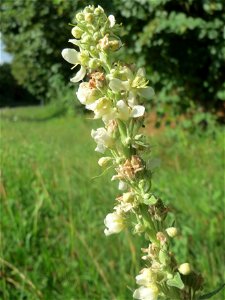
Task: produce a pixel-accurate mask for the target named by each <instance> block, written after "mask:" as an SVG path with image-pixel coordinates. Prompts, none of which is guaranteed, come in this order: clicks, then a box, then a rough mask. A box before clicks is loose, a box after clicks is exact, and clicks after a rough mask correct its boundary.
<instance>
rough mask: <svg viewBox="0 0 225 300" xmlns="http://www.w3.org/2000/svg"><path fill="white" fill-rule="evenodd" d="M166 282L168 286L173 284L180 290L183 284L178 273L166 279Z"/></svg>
mask: <svg viewBox="0 0 225 300" xmlns="http://www.w3.org/2000/svg"><path fill="white" fill-rule="evenodd" d="M166 283H167V284H168V285H169V286H175V287H177V288H178V289H180V290H181V289H183V288H184V284H183V281H182V280H181V277H180V274H179V273H176V275H175V276H174V277H173V278H172V279H168V280H167V282H166Z"/></svg>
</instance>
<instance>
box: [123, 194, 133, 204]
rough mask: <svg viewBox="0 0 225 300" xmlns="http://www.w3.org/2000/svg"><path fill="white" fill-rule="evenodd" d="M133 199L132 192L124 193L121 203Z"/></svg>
mask: <svg viewBox="0 0 225 300" xmlns="http://www.w3.org/2000/svg"><path fill="white" fill-rule="evenodd" d="M133 199H134V194H133V193H132V192H128V193H124V194H123V201H124V202H130V201H132V200H133Z"/></svg>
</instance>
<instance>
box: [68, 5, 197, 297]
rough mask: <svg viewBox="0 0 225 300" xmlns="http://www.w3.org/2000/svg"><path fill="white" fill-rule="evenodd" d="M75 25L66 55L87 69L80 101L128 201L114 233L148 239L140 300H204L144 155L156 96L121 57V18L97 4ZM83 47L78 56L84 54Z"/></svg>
mask: <svg viewBox="0 0 225 300" xmlns="http://www.w3.org/2000/svg"><path fill="white" fill-rule="evenodd" d="M75 19H76V22H77V24H76V25H75V26H74V27H73V28H72V35H73V37H74V38H73V39H71V40H69V41H70V42H71V43H72V44H74V45H75V48H76V49H74V48H73V49H64V50H63V52H62V56H63V57H64V59H65V60H67V61H68V62H69V63H71V64H73V65H74V66H77V65H80V70H79V71H78V73H77V74H76V75H75V76H74V77H73V78H72V79H71V81H72V82H79V81H81V80H83V79H84V78H85V75H88V78H89V80H88V81H85V82H81V83H80V85H79V88H78V92H77V98H78V100H79V101H80V102H81V103H82V104H83V105H85V107H86V109H89V110H91V111H93V113H94V119H102V121H103V127H101V128H98V129H97V130H92V133H91V135H92V137H93V138H94V140H95V141H96V143H97V147H96V149H95V150H96V151H98V152H100V153H102V154H103V153H107V156H103V157H101V158H100V159H99V162H98V163H99V165H100V166H101V167H102V168H109V167H113V168H114V169H115V175H114V176H113V177H112V180H118V182H119V186H118V188H119V190H120V192H121V196H120V197H118V198H117V199H116V203H115V206H114V208H113V212H111V213H109V214H108V215H107V216H106V218H105V220H104V223H105V226H106V228H105V231H104V232H105V234H106V235H107V236H109V235H111V234H115V233H119V232H121V231H122V230H123V229H124V228H129V229H131V230H132V232H133V233H134V234H137V235H143V236H144V237H145V240H146V248H145V249H142V251H143V257H142V259H143V260H144V265H145V267H144V268H143V269H142V270H141V271H140V274H139V275H137V276H136V282H137V284H138V285H139V287H138V288H137V289H136V290H135V291H134V292H133V297H134V298H135V299H143V300H148V299H149V300H156V299H172V300H175V299H181V300H185V299H190V300H192V299H198V297H197V295H198V291H199V290H200V289H201V288H202V283H203V281H202V277H201V275H199V274H197V273H196V272H194V271H193V267H191V265H190V264H189V263H186V262H184V263H180V262H177V260H176V259H175V257H174V255H173V253H172V250H171V240H172V239H174V238H176V236H177V235H178V229H177V228H176V227H174V225H171V224H168V222H169V221H168V218H167V216H168V214H169V209H168V207H166V206H165V205H164V203H163V201H162V200H161V199H159V198H158V197H157V196H156V195H154V193H153V191H152V189H151V179H152V173H153V170H151V168H150V167H149V165H148V161H147V159H146V158H145V157H146V154H147V155H148V154H149V153H150V151H151V145H150V144H149V142H148V140H147V138H146V136H145V135H144V134H143V133H141V132H140V129H141V128H142V126H143V124H144V121H145V115H146V113H145V107H144V106H143V105H141V104H140V103H143V102H144V101H145V100H146V99H148V100H150V99H151V98H152V97H153V96H154V92H153V89H152V88H151V87H150V86H148V81H147V79H146V77H145V72H144V69H137V68H136V67H135V66H133V65H132V66H128V65H125V64H123V63H122V62H118V61H116V59H115V52H116V51H119V49H120V48H121V47H122V42H121V40H120V37H119V33H120V29H121V28H120V27H121V26H120V25H118V24H116V21H115V18H114V16H112V15H110V16H108V17H107V16H106V15H105V13H104V10H103V9H102V8H101V7H100V6H98V7H94V6H88V7H86V8H85V9H84V10H83V11H81V12H79V13H78V14H76V16H75ZM78 50H79V51H78Z"/></svg>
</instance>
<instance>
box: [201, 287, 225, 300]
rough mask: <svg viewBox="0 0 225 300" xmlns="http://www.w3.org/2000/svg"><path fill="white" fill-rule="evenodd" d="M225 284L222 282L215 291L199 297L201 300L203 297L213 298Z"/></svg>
mask: <svg viewBox="0 0 225 300" xmlns="http://www.w3.org/2000/svg"><path fill="white" fill-rule="evenodd" d="M224 286H225V283H224V284H222V285H221V286H220V287H219V288H218V289H216V290H215V291H213V292H211V293H208V294H205V295H202V296H200V297H199V300H202V299H210V298H212V297H213V296H214V295H216V294H217V293H219V292H220V291H221V290H222V289H223V288H224Z"/></svg>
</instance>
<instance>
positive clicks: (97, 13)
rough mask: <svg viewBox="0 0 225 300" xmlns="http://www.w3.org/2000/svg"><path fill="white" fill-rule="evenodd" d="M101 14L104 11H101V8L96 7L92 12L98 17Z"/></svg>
mask: <svg viewBox="0 0 225 300" xmlns="http://www.w3.org/2000/svg"><path fill="white" fill-rule="evenodd" d="M102 13H104V9H103V8H102V7H101V6H98V7H97V8H96V9H95V10H94V14H95V15H96V16H98V15H100V14H102Z"/></svg>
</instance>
